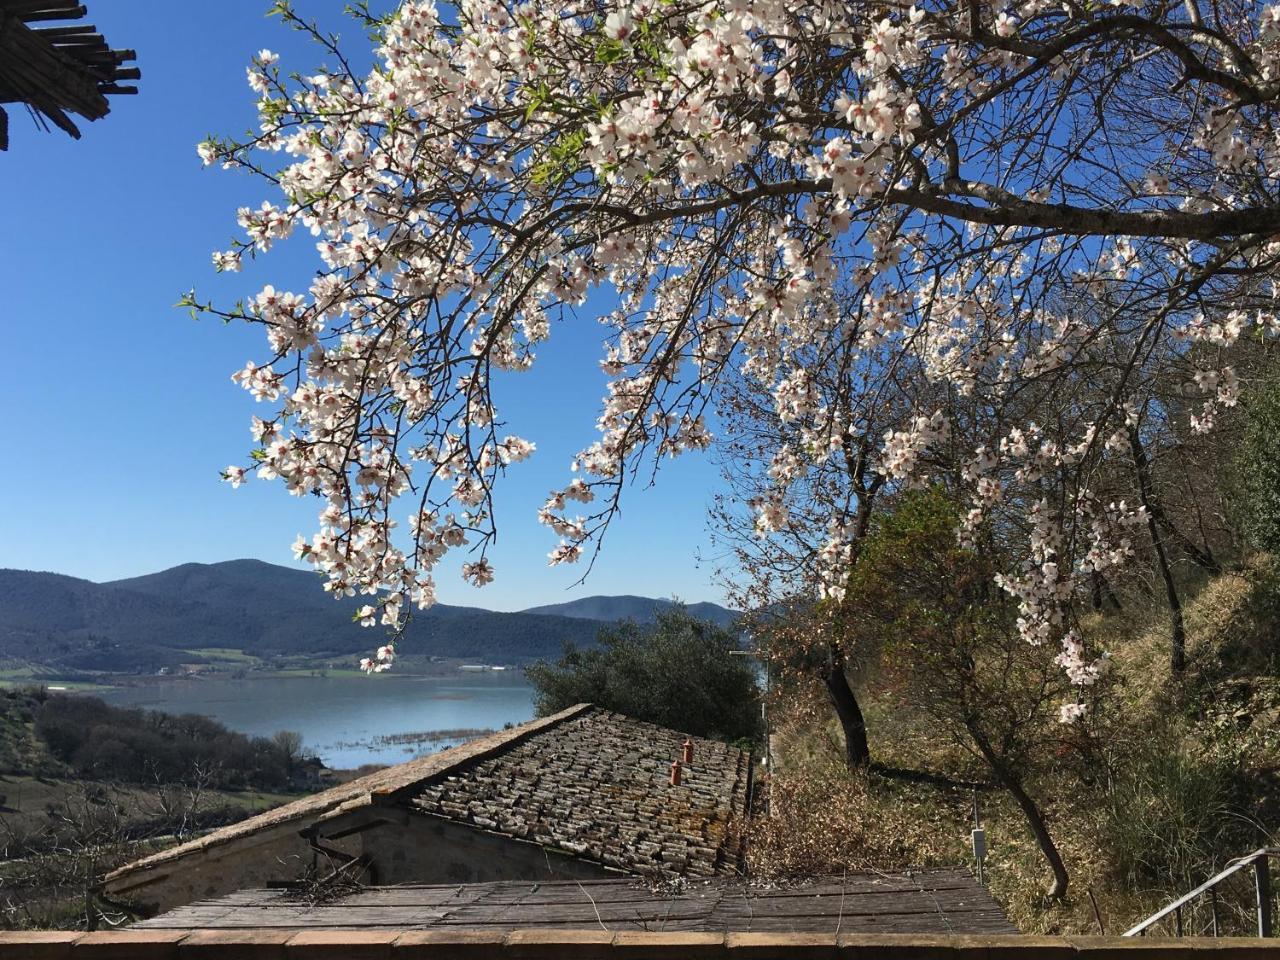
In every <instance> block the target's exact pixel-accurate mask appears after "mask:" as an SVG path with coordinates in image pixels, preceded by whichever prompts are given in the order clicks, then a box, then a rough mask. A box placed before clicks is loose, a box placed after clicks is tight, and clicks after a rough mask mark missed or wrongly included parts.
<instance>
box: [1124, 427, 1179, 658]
mask: <svg viewBox="0 0 1280 960" xmlns="http://www.w3.org/2000/svg"><path fill="white" fill-rule="evenodd" d="M1129 448H1130V450H1131V451H1132V453H1133V463H1134V467H1135V469H1136V471H1137V474H1138V493H1139V495H1140V496H1141V498H1142V506H1143V507H1144V508H1145V509H1146V511H1147V529H1148V530H1149V531H1150V532H1151V543H1152V545H1153V546H1154V547H1155V551H1156V566H1157V567H1158V568H1159V569H1160V577H1161V579H1162V580H1164V593H1165V599H1166V600H1167V601H1168V604H1169V626H1170V632H1171V633H1172V640H1171V643H1170V648H1169V670H1170V671H1171V672H1172V673H1173V675H1174V676H1175V677H1180V676H1182V674H1183V672H1184V671H1185V670H1186V668H1187V628H1186V624H1185V623H1184V622H1183V619H1182V600H1181V599H1180V598H1179V597H1178V586H1177V584H1176V583H1174V580H1173V570H1172V569H1170V567H1169V557H1168V554H1166V553H1165V549H1164V539H1163V538H1162V537H1161V536H1160V525H1159V524H1158V523H1157V522H1156V512H1155V511H1154V510H1153V509H1152V504H1153V503H1154V501H1155V498H1154V496H1153V495H1152V492H1151V476H1150V470H1149V468H1148V464H1147V454H1146V451H1145V450H1143V449H1142V440H1141V439H1140V438H1139V436H1138V428H1137V427H1130V428H1129Z"/></svg>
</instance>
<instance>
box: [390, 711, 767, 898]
mask: <svg viewBox="0 0 1280 960" xmlns="http://www.w3.org/2000/svg"><path fill="white" fill-rule="evenodd" d="M684 740H685V734H683V733H679V732H677V731H674V730H669V729H667V728H665V727H659V726H655V725H654V724H651V723H644V722H642V721H639V720H633V719H631V718H630V717H627V716H624V715H622V714H618V713H612V712H610V711H608V710H602V709H599V708H596V707H592V708H590V709H589V710H586V711H585V712H583V713H582V714H581V715H579V716H576V717H573V718H572V719H567V720H565V721H563V722H562V723H559V724H557V725H556V726H554V727H551V728H548V729H546V730H543V731H542V732H540V733H539V734H538V736H536V737H529V738H527V739H525V740H522V741H521V742H519V743H517V744H514V745H512V746H511V747H510V748H509V749H506V750H503V751H501V752H498V753H494V754H491V755H489V756H486V757H483V758H478V759H476V760H475V761H473V762H469V763H467V764H464V765H460V766H455V767H453V768H451V769H450V770H449V771H447V772H446V773H442V774H441V775H439V776H437V777H433V778H432V779H431V780H430V781H429V782H428V783H426V784H424V785H423V786H422V787H421V788H420V789H418V790H417V791H416V792H415V795H414V796H413V797H412V798H411V799H410V800H409V803H410V805H411V807H412V808H413V809H415V810H416V811H418V812H420V813H424V814H429V815H432V816H438V817H444V818H446V819H450V820H455V821H460V822H463V823H467V824H471V825H473V826H476V827H479V828H481V829H483V830H488V831H492V832H494V833H499V834H504V835H507V836H511V837H517V838H519V839H522V840H529V841H533V842H536V843H539V844H542V845H544V846H549V847H554V848H556V849H558V850H562V851H565V852H567V853H570V854H573V855H575V856H578V857H581V858H583V859H588V860H592V861H595V862H597V863H602V864H604V865H605V866H609V867H615V868H617V869H621V870H626V871H628V872H632V873H639V874H643V875H654V876H676V875H694V876H710V875H712V874H716V873H726V872H730V873H731V872H736V871H737V869H738V866H739V859H740V853H741V838H740V833H739V829H740V827H741V826H742V822H743V820H744V818H745V817H746V814H747V807H748V802H749V798H748V791H749V789H750V783H749V780H750V767H751V758H750V755H749V754H747V753H745V752H744V751H742V750H739V749H737V748H735V747H731V746H729V745H728V744H725V743H718V742H716V741H712V740H696V741H695V743H694V758H693V762H692V763H691V764H688V765H686V766H684V768H683V769H682V771H681V783H680V785H679V786H672V785H671V784H670V782H669V781H670V773H671V761H672V760H674V759H676V758H678V757H680V756H681V747H682V744H683V742H684Z"/></svg>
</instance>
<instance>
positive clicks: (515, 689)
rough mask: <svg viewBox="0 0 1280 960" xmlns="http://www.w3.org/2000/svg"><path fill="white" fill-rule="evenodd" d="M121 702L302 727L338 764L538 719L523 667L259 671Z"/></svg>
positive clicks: (416, 750) (246, 726)
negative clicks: (412, 737)
mask: <svg viewBox="0 0 1280 960" xmlns="http://www.w3.org/2000/svg"><path fill="white" fill-rule="evenodd" d="M98 695H99V696H101V697H102V699H104V700H106V701H107V702H108V703H112V704H116V705H118V706H130V707H145V708H147V709H149V710H163V711H165V712H166V713H198V714H203V715H204V716H207V717H212V718H213V719H215V720H218V721H220V722H221V723H223V724H225V725H226V726H227V727H229V728H231V729H232V730H239V731H240V732H241V733H246V734H249V735H251V736H270V735H271V734H273V733H275V732H276V731H277V730H296V731H298V732H299V733H301V734H302V738H303V742H304V744H305V745H306V747H307V749H308V750H309V751H310V752H312V753H314V754H315V755H316V756H318V757H320V759H321V760H323V761H324V762H325V764H326V765H327V766H330V767H334V768H337V769H343V768H351V767H358V766H360V765H361V764H365V763H401V762H403V761H405V760H412V759H413V758H414V757H419V756H423V755H424V754H428V753H434V752H435V751H437V750H440V749H443V748H445V747H450V746H455V745H456V744H458V743H459V742H461V740H462V739H465V738H464V737H460V736H450V737H442V738H440V739H437V740H433V741H426V740H423V741H419V742H405V739H404V738H403V737H402V738H401V740H400V741H394V740H392V741H388V740H386V739H385V738H387V737H389V736H390V737H394V736H396V735H405V734H419V733H431V732H433V731H457V730H477V729H495V730H496V729H501V728H502V726H503V725H504V724H507V723H524V722H525V721H526V720H530V719H532V718H533V691H532V688H530V686H529V685H528V684H527V683H525V681H524V677H523V676H522V675H521V674H520V673H518V672H515V671H504V672H500V673H498V672H492V673H474V674H472V673H459V674H457V675H453V676H445V677H395V676H392V675H388V674H383V675H379V676H372V677H333V678H320V677H285V678H273V677H260V678H248V679H243V680H220V679H209V680H173V681H169V682H165V683H157V684H149V685H146V686H138V687H119V688H117V689H115V690H109V691H105V692H103V693H101V694H98Z"/></svg>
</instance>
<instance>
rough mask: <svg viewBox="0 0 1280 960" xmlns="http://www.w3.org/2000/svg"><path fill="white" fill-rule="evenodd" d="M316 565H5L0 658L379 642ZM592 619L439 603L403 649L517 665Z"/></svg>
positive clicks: (576, 633) (169, 655)
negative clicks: (114, 574) (69, 569)
mask: <svg viewBox="0 0 1280 960" xmlns="http://www.w3.org/2000/svg"><path fill="white" fill-rule="evenodd" d="M354 609H355V604H354V601H351V602H337V601H335V600H333V599H332V598H331V597H330V596H329V595H328V594H326V593H325V592H324V591H323V590H322V589H321V583H320V581H319V579H318V578H317V577H316V576H315V575H314V574H311V573H307V572H305V571H301V570H290V569H288V568H285V567H277V566H273V565H271V564H268V563H262V562H260V561H256V560H234V561H229V562H227V563H217V564H207V565H206V564H185V565H183V566H180V567H174V568H173V569H171V570H166V571H164V572H162V573H157V574H153V575H150V576H145V577H138V578H136V579H132V580H122V581H117V582H115V583H104V584H96V583H91V582H90V581H88V580H78V579H76V578H74V577H65V576H60V575H58V574H52V573H32V572H27V571H21V570H0V657H6V658H10V659H14V660H21V661H25V662H34V663H41V664H49V665H52V666H56V667H59V668H63V669H69V670H111V671H122V672H130V671H154V670H156V669H159V668H162V667H167V666H168V667H172V666H175V665H176V664H178V663H189V662H192V661H198V660H199V659H200V658H199V656H198V654H197V655H192V654H191V653H189V652H186V651H193V650H194V651H198V650H200V649H202V648H210V647H216V648H234V649H238V650H244V651H245V652H247V653H250V654H252V655H255V656H262V657H270V656H286V655H296V654H314V655H318V656H322V655H339V656H355V655H357V654H358V653H363V652H365V651H366V650H367V649H368V648H369V647H370V646H371V645H373V644H376V642H377V636H378V634H377V631H370V630H367V629H365V628H363V627H361V626H359V625H358V624H356V623H353V622H352V620H351V614H352V611H353V610H354ZM600 626H601V624H600V623H599V622H597V621H592V620H581V619H572V618H569V617H557V616H546V615H539V614H525V613H493V612H490V611H487V610H479V609H474V608H469V607H450V606H446V605H439V606H436V607H433V608H432V609H430V610H427V611H424V612H422V613H420V614H419V615H418V616H416V617H415V618H414V620H413V622H412V624H411V625H410V627H409V630H408V633H407V634H406V639H405V643H404V647H403V649H404V650H405V651H406V652H412V653H415V654H421V655H430V656H441V657H460V658H466V659H471V658H476V659H484V660H486V661H488V662H497V663H506V662H521V661H525V660H529V659H537V658H541V657H546V656H551V655H554V654H556V653H558V652H559V651H560V649H561V646H562V644H563V643H564V642H565V641H566V640H571V641H573V642H575V643H578V644H589V643H591V642H593V641H594V639H595V635H596V632H597V630H598V629H599V628H600Z"/></svg>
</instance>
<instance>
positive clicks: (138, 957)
mask: <svg viewBox="0 0 1280 960" xmlns="http://www.w3.org/2000/svg"><path fill="white" fill-rule="evenodd" d="M481 958H484V960H1140V958H1141V960H1157V958H1158V960H1219V958H1221V960H1280V948H1277V946H1276V942H1275V941H1274V940H1257V939H1246V938H1218V939H1213V938H1185V939H1182V940H1173V939H1157V938H1154V937H1150V938H1145V939H1144V938H1140V937H1129V938H1124V937H1031V936H1025V937H1024V936H1001V937H971V936H970V937H961V936H956V937H944V936H927V935H916V934H898V935H893V934H882V935H878V936H867V935H862V934H859V935H848V934H837V933H789V934H776V933H728V934H723V933H678V932H628V933H611V932H609V931H606V930H516V931H512V932H507V933H503V932H501V931H487V930H485V931H465V930H447V931H446V930H403V929H376V928H364V929H350V930H307V931H302V932H298V931H296V930H279V929H239V930H229V929H223V930H130V929H127V928H126V929H122V930H113V931H109V932H96V933H78V932H64V931H42V930H34V931H18V932H8V933H4V932H0V960H481Z"/></svg>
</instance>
